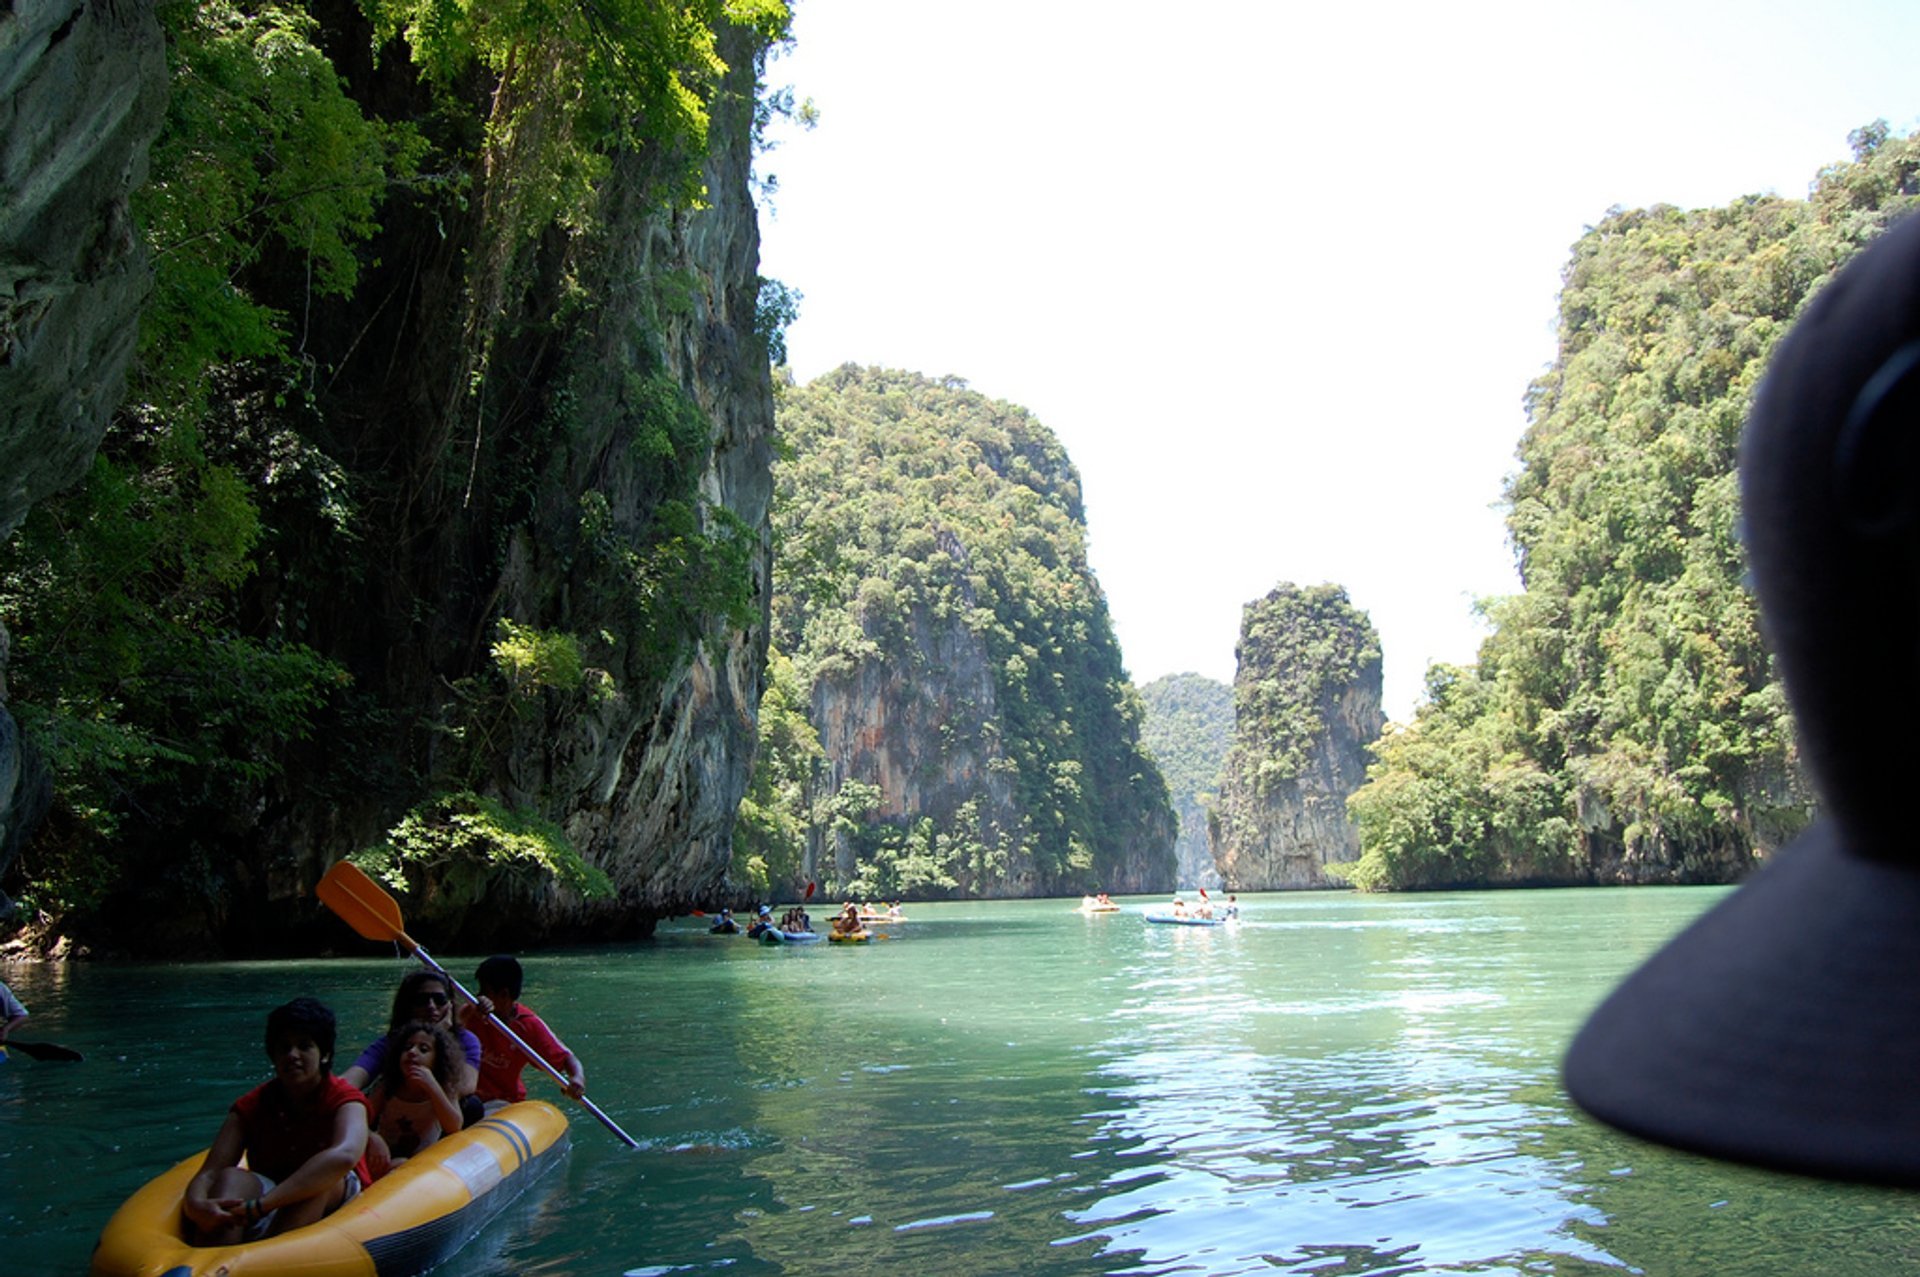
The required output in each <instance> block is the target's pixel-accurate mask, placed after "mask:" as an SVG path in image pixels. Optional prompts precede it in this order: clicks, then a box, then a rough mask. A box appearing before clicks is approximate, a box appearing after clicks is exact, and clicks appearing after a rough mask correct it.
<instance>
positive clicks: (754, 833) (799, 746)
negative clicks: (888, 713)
mask: <svg viewBox="0 0 1920 1277" xmlns="http://www.w3.org/2000/svg"><path fill="white" fill-rule="evenodd" d="M823 757H824V755H823V754H822V751H821V749H820V733H818V732H817V731H815V730H814V727H813V724H812V723H811V722H809V721H808V719H807V693H806V688H805V687H803V686H802V685H801V682H800V677H799V675H798V673H797V672H796V671H795V670H794V667H793V662H792V661H791V660H789V659H788V658H787V656H786V655H785V654H784V653H782V652H781V651H780V650H779V649H778V648H775V649H773V650H772V651H770V652H768V653H767V690H766V692H765V694H763V695H762V696H761V698H760V739H759V748H758V750H757V752H756V753H755V755H754V769H753V779H752V781H751V783H750V785H749V787H748V789H747V792H746V795H745V797H743V798H742V799H741V800H740V810H739V813H738V815H737V816H736V817H735V820H734V827H733V852H734V864H735V866H736V867H737V868H738V869H739V870H740V871H741V874H742V876H743V877H744V879H745V882H746V885H748V886H750V887H751V888H752V889H753V891H754V893H755V894H756V895H760V896H768V895H772V894H775V888H776V887H777V886H778V887H785V886H787V885H789V884H792V883H795V882H798V881H800V880H801V878H802V876H803V873H802V866H803V864H804V863H805V860H806V852H807V831H808V829H809V828H810V827H811V826H812V825H814V824H815V823H817V822H818V821H819V820H821V819H822V817H823V813H819V812H816V811H815V808H814V803H813V801H812V798H811V786H812V781H813V776H814V772H815V769H816V768H817V767H818V766H819V765H820V762H821V760H822V758H823Z"/></svg>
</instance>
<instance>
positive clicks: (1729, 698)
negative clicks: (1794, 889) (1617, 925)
mask: <svg viewBox="0 0 1920 1277" xmlns="http://www.w3.org/2000/svg"><path fill="white" fill-rule="evenodd" d="M1850 141H1851V142H1852V144H1853V148H1854V159H1853V160H1852V161H1851V162H1846V163H1840V164H1835V165H1833V166H1831V167H1829V168H1827V169H1825V170H1823V171H1822V173H1821V174H1820V178H1819V181H1818V183H1817V185H1816V187H1815V189H1814V191H1813V193H1812V195H1811V197H1810V198H1809V199H1807V200H1785V199H1780V198H1777V197H1771V196H1751V197H1748V198H1745V199H1742V200H1739V201H1736V202H1735V203H1733V204H1732V205H1729V206H1728V207H1725V208H1713V209H1698V210H1693V211H1682V210H1679V209H1675V208H1670V207H1666V206H1656V207H1654V208H1649V209H1639V210H1631V211H1625V210H1615V211H1614V212H1612V213H1611V214H1609V216H1608V217H1607V218H1606V220H1604V221H1603V222H1602V223H1601V224H1600V225H1599V226H1596V227H1594V228H1593V229H1592V230H1590V231H1589V232H1588V233H1587V234H1586V235H1585V236H1583V237H1582V239H1581V240H1580V242H1579V243H1578V244H1576V245H1575V247H1574V251H1573V257H1572V260H1571V262H1570V263H1569V264H1568V266H1567V270H1566V276H1565V284H1564V287H1563V290H1562V293H1561V308H1560V309H1561V318H1560V352H1559V357H1558V358H1557V360H1556V361H1555V363H1554V366H1553V367H1552V368H1551V369H1550V370H1549V371H1548V372H1547V373H1546V374H1545V375H1544V376H1542V377H1541V378H1540V379H1539V380H1538V381H1536V382H1535V383H1534V385H1533V387H1532V389H1531V391H1530V393H1529V396H1528V418H1529V426H1528V429H1527V432H1526V435H1525V437H1524V438H1523V439H1522V440H1521V443H1520V448H1519V458H1520V468H1519V470H1518V471H1517V472H1516V473H1515V474H1514V476H1513V477H1512V479H1511V480H1510V481H1509V484H1508V489H1507V500H1508V517H1507V527H1508V531H1509V534H1510V536H1511V537H1512V540H1513V545H1514V548H1515V551H1516V553H1517V555H1518V557H1519V562H1520V567H1521V574H1522V579H1523V581H1524V586H1525V589H1524V592H1523V593H1521V594H1519V595H1516V596H1514V597H1511V598H1507V599H1501V600H1497V601H1495V602H1493V603H1491V604H1489V605H1488V607H1487V615H1488V618H1489V619H1490V620H1491V621H1492V622H1493V626H1494V630H1493V633H1492V634H1491V635H1490V636H1489V638H1488V639H1487V640H1486V642H1485V644H1484V645H1483V646H1482V649H1481V651H1480V658H1479V661H1478V663H1477V664H1476V665H1475V666H1474V667H1472V668H1468V669H1451V668H1443V669H1438V670H1436V671H1434V672H1433V673H1432V674H1430V675H1429V698H1428V700H1427V703H1426V704H1425V705H1423V706H1422V707H1421V708H1420V710H1419V712H1418V714H1417V716H1416V719H1415V721H1414V723H1413V724H1411V725H1410V726H1408V727H1406V728H1405V729H1403V730H1401V731H1400V732H1398V733H1396V734H1394V735H1392V736H1390V737H1389V738H1388V739H1387V740H1386V741H1385V742H1383V744H1382V747H1381V749H1380V752H1379V761H1378V762H1377V763H1376V765H1375V767H1374V769H1373V771H1372V772H1371V776H1372V779H1371V781H1370V783H1369V784H1368V786H1367V787H1366V788H1365V789H1363V790H1362V791H1361V792H1360V793H1358V794H1356V795H1355V797H1354V799H1353V801H1352V809H1353V811H1354V814H1355V816H1356V818H1357V819H1358V821H1359V824H1360V829H1361V838H1362V846H1363V854H1362V858H1361V862H1360V866H1359V870H1360V873H1359V878H1358V879H1357V880H1358V881H1360V882H1362V883H1363V884H1365V885H1371V886H1409V885H1434V884H1439V883H1450V882H1453V883H1458V882H1474V881H1483V880H1502V881H1512V880H1529V879H1547V880H1561V881H1583V880H1588V879H1591V878H1606V879H1624V880H1642V879H1646V878H1666V879H1683V880H1684V879H1695V878H1722V879H1724V878H1726V877H1730V876H1732V875H1733V874H1736V873H1738V872H1739V871H1740V870H1741V869H1742V868H1744V867H1745V865H1746V864H1747V862H1748V858H1749V856H1750V855H1751V852H1752V849H1753V848H1754V847H1755V846H1756V845H1760V846H1767V845H1772V844H1774V843H1777V842H1778V841H1780V840H1782V839H1783V838H1785V837H1786V836H1789V835H1790V834H1791V833H1792V832H1793V831H1794V829H1795V828H1797V827H1798V826H1799V824H1801V823H1802V822H1803V821H1804V820H1805V818H1806V809H1807V798H1806V792H1805V790H1804V788H1802V787H1801V786H1800V785H1799V784H1797V783H1796V780H1795V777H1796V762H1795V756H1794V746H1793V731H1792V724H1791V722H1790V720H1789V717H1788V713H1787V708H1786V703H1785V698H1784V696H1783V695H1782V694H1781V691H1780V689H1779V686H1778V683H1777V682H1776V680H1775V678H1774V675H1773V673H1772V671H1771V669H1770V667H1769V660H1768V655H1767V651H1766V648H1765V646H1764V644H1763V642H1762V637H1761V635H1760V632H1759V625H1758V618H1757V615H1756V612H1755V608H1754V604H1753V600H1752V598H1751V596H1750V595H1749V594H1748V592H1747V590H1746V587H1745V584H1744V582H1743V580H1742V571H1743V567H1742V561H1741V554H1740V548H1739V542H1738V522H1739V509H1738V491H1737V486H1736V483H1735V476H1734V465H1735V448H1736V443H1737V440H1738V434H1739V426H1740V423H1741V421H1742V420H1743V419H1744V418H1745V415H1746V412H1747V409H1748V406H1749V404H1750V401H1751V398H1752V395H1753V392H1754V389H1755V386H1756V384H1757V382H1758V380H1759V377H1760V375H1761V373H1762V371H1763V370H1764V368H1765V366H1766V362H1767V358H1768V356H1769V354H1770V353H1771V351H1772V349H1773V347H1774V343H1775V342H1776V341H1777V340H1778V339H1779V338H1780V336H1781V335H1782V334H1783V333H1784V332H1785V331H1786V329H1787V327H1788V326H1789V324H1790V323H1791V322H1792V320H1793V318H1794V316H1795V315H1796V314H1798V313H1799V311H1800V309H1801V307H1802V306H1803V305H1804V304H1805V302H1806V300H1807V298H1808V297H1809V296H1810V295H1811V294H1812V293H1813V292H1814V291H1815V290H1817V289H1818V288H1819V287H1820V286H1821V285H1822V284H1824V283H1825V282H1826V281H1827V280H1828V279H1830V278H1831V277H1832V275H1833V273H1834V272H1835V271H1836V270H1837V269H1838V268H1839V267H1840V266H1841V265H1842V264H1844V263H1845V262H1846V261H1847V260H1848V258H1849V257H1851V255H1852V254H1853V253H1854V252H1855V251H1857V250H1858V249H1859V248H1860V247H1861V246H1862V245H1863V244H1865V243H1866V242H1868V241H1869V240H1871V239H1872V238H1873V237H1874V236H1875V235H1877V234H1878V233H1879V232H1880V231H1881V230H1882V229H1884V227H1885V226H1886V225H1887V224H1888V223H1889V222H1891V221H1892V220H1893V219H1895V218H1896V217H1899V216H1901V215H1902V214H1903V213H1905V212H1907V211H1908V210H1909V209H1911V208H1912V207H1913V205H1914V203H1915V200H1916V196H1915V192H1916V190H1920V142H1916V140H1915V139H1914V138H1905V139H1894V138H1892V137H1890V136H1889V134H1888V131H1887V129H1886V127H1885V125H1884V124H1876V125H1872V126H1869V127H1867V128H1865V129H1862V130H1859V131H1857V132H1856V133H1854V134H1853V136H1852V138H1851V139H1850Z"/></svg>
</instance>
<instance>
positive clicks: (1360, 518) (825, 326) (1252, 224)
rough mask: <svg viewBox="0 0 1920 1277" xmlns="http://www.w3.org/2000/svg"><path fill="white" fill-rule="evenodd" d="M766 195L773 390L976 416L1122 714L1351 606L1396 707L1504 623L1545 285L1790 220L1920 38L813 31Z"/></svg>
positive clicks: (1553, 15)
mask: <svg viewBox="0 0 1920 1277" xmlns="http://www.w3.org/2000/svg"><path fill="white" fill-rule="evenodd" d="M795 12H796V18H795V24H794V30H795V34H796V37H797V45H796V47H795V49H794V50H793V52H792V53H790V54H788V55H786V56H783V57H781V58H779V59H777V60H775V62H774V63H773V64H772V66H771V68H770V70H769V80H770V81H771V82H772V83H773V84H774V85H776V86H777V85H781V84H791V85H793V86H794V87H795V89H796V91H797V93H798V95H799V96H800V97H802V98H809V97H810V98H812V99H813V101H814V102H815V104H816V105H817V106H818V107H819V109H820V114H821V119H820V124H819V127H818V128H817V129H816V130H814V131H812V132H810V133H801V132H798V131H782V132H781V133H779V134H777V136H778V137H779V139H780V145H779V148H778V149H777V150H775V151H774V152H773V153H772V154H771V155H769V156H766V157H763V159H762V161H761V168H762V170H763V171H765V172H771V173H773V174H775V175H776V176H777V177H778V179H779V192H778V194H777V196H776V197H775V199H774V201H773V208H772V209H771V210H769V209H764V208H763V210H762V215H761V230H762V234H763V238H764V243H763V247H762V261H761V273H762V274H765V275H768V276H771V277H773V278H777V279H780V280H783V281H785V282H786V283H787V284H789V285H791V286H792V287H795V288H798V289H799V290H800V291H801V292H802V293H803V294H804V295H805V300H804V301H803V303H802V305H801V315H800V320H799V322H798V323H797V324H795V325H794V326H793V328H792V330H791V331H790V334H789V348H790V351H791V359H792V365H793V369H794V372H795V375H796V376H797V377H799V378H800V379H801V380H802V381H805V380H809V379H811V378H813V377H816V376H818V375H820V374H821V373H823V372H826V371H828V370H830V369H832V368H835V367H837V366H839V365H840V364H843V363H848V362H851V363H856V364H862V365H876V366H882V367H890V368H901V369H907V370H910V371H914V372H920V373H925V374H927V375H929V376H934V377H938V376H944V375H949V374H951V375H954V376H959V377H964V378H966V379H967V380H968V381H969V382H970V383H971V384H972V386H973V388H974V389H975V390H978V391H980V392H982V393H983V394H986V395H989V396H991V397H993V398H996V399H1006V400H1009V401H1011V402H1013V403H1017V404H1020V405H1022V406H1024V407H1026V408H1028V409H1029V410H1031V411H1032V412H1033V413H1034V414H1035V415H1036V416H1037V417H1038V418H1039V419H1040V420H1041V421H1042V422H1044V423H1045V424H1046V425H1047V426H1048V427H1049V428H1051V429H1052V430H1053V431H1054V433H1055V434H1057V435H1058V436H1059V437H1060V439H1061V441H1062V442H1063V443H1064V444H1065V446H1066V448H1067V451H1068V453H1069V455H1070V456H1071V457H1072V458H1073V461H1074V463H1075V465H1077V466H1078V467H1079V470H1080V475H1081V480H1082V483H1083V487H1084V490H1085V494H1086V505H1087V523H1088V531H1089V536H1090V539H1091V552H1092V559H1093V567H1094V570H1095V572H1096V573H1097V574H1098V576H1099V579H1100V583H1101V585H1102V587H1103V588H1104V589H1105V591H1106V594H1107V601H1108V605H1109V607H1110V609H1111V612H1112V615H1113V621H1114V626H1115V629H1116V630H1117V632H1118V634H1119V636H1120V642H1121V646H1122V649H1123V652H1124V654H1125V659H1126V664H1127V668H1128V670H1129V672H1130V673H1131V674H1132V676H1133V679H1134V681H1135V682H1136V683H1138V684H1145V683H1148V682H1151V681H1152V680H1153V679H1156V678H1158V677H1160V676H1162V675H1165V674H1173V673H1179V672H1182V671H1189V670H1191V671H1195V672H1198V673H1201V674H1204V675H1207V676H1209V677H1211V678H1215V679H1218V680H1220V681H1222V682H1230V681H1231V680H1232V678H1233V673H1234V644H1235V641H1236V640H1237V638H1238V637H1239V625H1240V612H1241V608H1242V607H1243V606H1244V605H1245V604H1246V603H1248V602H1250V601H1252V600H1254V599H1257V598H1259V597H1261V596H1262V595H1264V594H1266V592H1267V591H1269V590H1270V589H1272V588H1273V587H1274V586H1275V585H1276V584H1277V583H1279V582H1282V581H1292V582H1295V583H1297V584H1300V585H1312V584H1317V583H1319V582H1322V581H1332V582H1337V583H1339V584H1341V585H1344V586H1345V587H1346V588H1347V591H1348V593H1349V594H1350V595H1351V597H1352V599H1353V601H1354V603H1355V604H1356V605H1357V606H1359V607H1360V608H1362V609H1364V610H1365V611H1366V612H1367V613H1368V614H1369V615H1370V616H1371V617H1372V618H1373V623H1374V625H1375V627H1376V628H1377V629H1378V630H1379V632H1380V636H1381V642H1382V645H1383V647H1384V649H1385V654H1386V708H1387V712H1388V715H1389V716H1390V717H1392V718H1395V719H1398V720H1405V719H1408V718H1410V717H1411V715H1412V710H1413V706H1414V704H1415V703H1416V702H1417V701H1418V699H1419V697H1420V695H1421V689H1422V686H1423V677H1424V673H1425V670H1426V667H1427V666H1428V665H1429V664H1430V663H1432V662H1434V661H1453V662H1470V661H1472V660H1473V659H1474V656H1475V652H1476V650H1477V648H1478V646H1479V641H1480V638H1481V636H1482V633H1483V630H1482V628H1481V626H1480V623H1479V622H1478V621H1477V620H1476V619H1475V616H1474V613H1473V610H1472V604H1473V602H1474V600H1475V599H1478V598H1482V597H1486V596H1489V595H1494V594H1504V593H1510V592H1512V591H1515V590H1517V589H1518V588H1519V581H1518V578H1517V576H1516V575H1515V572H1514V568H1513V559H1512V554H1511V552H1510V550H1509V548H1508V546H1507V542H1506V535H1505V530H1504V528H1503V526H1502V524H1501V512H1500V509H1499V507H1498V502H1499V499H1500V490H1501V482H1502V480H1503V478H1504V477H1505V476H1506V475H1507V474H1508V472H1509V471H1510V470H1511V469H1512V468H1513V464H1514V460H1513V453H1514V447H1515V445H1516V443H1517V442H1518V441H1519V438H1520V434H1521V432H1522V430H1523V429H1524V428H1525V425H1526V419H1525V415H1524V413H1523V411H1522V407H1521V398H1522V395H1523V393H1524V392H1525V390H1526V387H1527V384H1528V383H1529V381H1531V380H1532V379H1533V378H1534V377H1535V376H1536V375H1538V374H1539V373H1540V372H1541V371H1542V370H1544V369H1545V367H1546V366H1547V365H1548V364H1549V363H1550V362H1551V360H1552V358H1553V354H1554V319H1555V305H1556V294H1557V292H1558V288H1559V281H1560V271H1561V268H1562V266H1563V265H1564V264H1565V261H1566V258H1567V253H1568V249H1569V247H1570V246H1571V245H1572V244H1573V242H1574V241H1575V240H1576V239H1578V238H1579V236H1580V234H1581V232H1582V231H1583V230H1584V229H1585V228H1586V227H1588V226H1590V225H1592V224H1594V223H1596V222H1598V221H1599V220H1600V219H1601V218H1602V217H1603V216H1604V215H1605V214H1606V211H1607V209H1608V208H1609V207H1610V206H1612V205H1620V206H1623V207H1629V208H1631V207H1641V206H1645V205H1648V204H1653V203H1659V202H1664V203H1669V204H1676V205H1680V206H1682V207H1694V206H1700V205H1711V204H1724V203H1726V202H1727V201H1729V200H1731V199H1734V198H1737V197H1738V196H1740V195H1742V194H1746V193H1750V192H1760V191H1772V192H1777V193H1779V194H1781V195H1786V196H1792V197H1799V196H1803V195H1805V193H1806V191H1807V187H1808V184H1809V183H1810V182H1811V180H1812V179H1813V177H1814V175H1815V174H1816V173H1817V172H1818V171H1819V169H1820V168H1821V167H1822V166H1823V165H1826V164H1828V163H1832V162H1834V161H1837V160H1841V159H1844V158H1847V156H1848V155H1849V152H1848V148H1847V142H1846V138H1847V134H1848V132H1849V131H1851V130H1852V129H1855V128H1857V127H1859V126H1860V125H1862V124H1866V123H1868V122H1870V121H1872V120H1874V119H1876V118H1884V119H1886V120H1887V121H1888V122H1889V123H1890V124H1891V125H1892V126H1893V128H1894V130H1895V131H1896V132H1900V133H1904V132H1907V131H1909V130H1910V129H1912V128H1913V127H1914V125H1915V120H1916V118H1920V72H1916V70H1915V65H1916V64H1915V61H1914V58H1915V54H1916V53H1917V52H1920V4H1911V3H1867V2H1865V0H1652V2H1649V0H1610V2H1609V3H1607V4H1604V5H1603V4H1598V3H1583V4H1577V5H1576V4H1571V3H1556V2H1554V0H1520V2H1516V3H1475V2H1472V0H1469V2H1467V3H1457V4H1450V5H1441V4H1434V3H1431V0H1423V2H1407V0H1387V2H1385V3H1377V4H1365V5H1362V4H1352V5H1337V4H1325V3H1314V4H1300V3H1288V2H1284V0H1216V3H1213V4H1209V5H1205V6H1198V7H1196V6H1176V5H1171V4H1167V3H1164V0H1162V2H1156V3H1146V2H1144V0H1107V2H1105V3H1100V4H1089V3H1069V2H1067V0H965V2H964V3H959V4H933V3H929V2H927V0H798V3H797V5H796V10H795Z"/></svg>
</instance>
